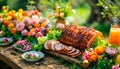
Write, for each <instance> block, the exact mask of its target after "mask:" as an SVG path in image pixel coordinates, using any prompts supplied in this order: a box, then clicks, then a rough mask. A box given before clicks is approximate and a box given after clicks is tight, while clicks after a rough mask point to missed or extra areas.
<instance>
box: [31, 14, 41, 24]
mask: <svg viewBox="0 0 120 69" xmlns="http://www.w3.org/2000/svg"><path fill="white" fill-rule="evenodd" d="M32 20H33V22H35V23H39V17H38V16H37V15H32Z"/></svg>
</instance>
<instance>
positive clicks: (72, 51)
mask: <svg viewBox="0 0 120 69" xmlns="http://www.w3.org/2000/svg"><path fill="white" fill-rule="evenodd" d="M44 48H45V49H47V50H52V51H55V52H58V53H60V54H66V55H68V56H70V57H77V56H79V54H80V50H78V49H76V48H74V47H72V46H66V45H64V44H62V43H60V42H59V41H56V40H48V41H46V42H45V44H44Z"/></svg>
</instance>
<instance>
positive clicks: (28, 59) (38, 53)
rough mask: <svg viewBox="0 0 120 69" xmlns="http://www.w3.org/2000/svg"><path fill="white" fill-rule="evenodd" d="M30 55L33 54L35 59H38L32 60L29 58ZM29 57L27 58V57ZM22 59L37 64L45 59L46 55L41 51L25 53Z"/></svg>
mask: <svg viewBox="0 0 120 69" xmlns="http://www.w3.org/2000/svg"><path fill="white" fill-rule="evenodd" d="M30 54H33V55H34V56H35V57H37V58H36V59H32V58H28V56H29V55H30ZM26 56H27V57H26ZM21 57H22V58H23V59H24V60H25V61H28V62H36V61H39V60H40V59H42V58H43V57H44V53H42V52H40V51H30V52H25V53H23V54H22V55H21Z"/></svg>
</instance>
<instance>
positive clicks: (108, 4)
mask: <svg viewBox="0 0 120 69" xmlns="http://www.w3.org/2000/svg"><path fill="white" fill-rule="evenodd" d="M98 2H99V3H98V4H97V6H102V7H103V8H104V9H103V12H102V14H103V17H106V16H110V17H118V18H120V12H119V11H120V9H118V8H119V7H118V6H117V5H115V3H114V2H113V1H112V0H99V1H98Z"/></svg>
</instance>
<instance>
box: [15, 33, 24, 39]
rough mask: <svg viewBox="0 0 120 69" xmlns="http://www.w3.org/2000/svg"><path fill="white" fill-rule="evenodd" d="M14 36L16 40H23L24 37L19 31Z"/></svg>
mask: <svg viewBox="0 0 120 69" xmlns="http://www.w3.org/2000/svg"><path fill="white" fill-rule="evenodd" d="M13 38H14V39H15V40H21V39H22V35H21V33H20V32H17V33H15V34H14V35H13Z"/></svg>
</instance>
